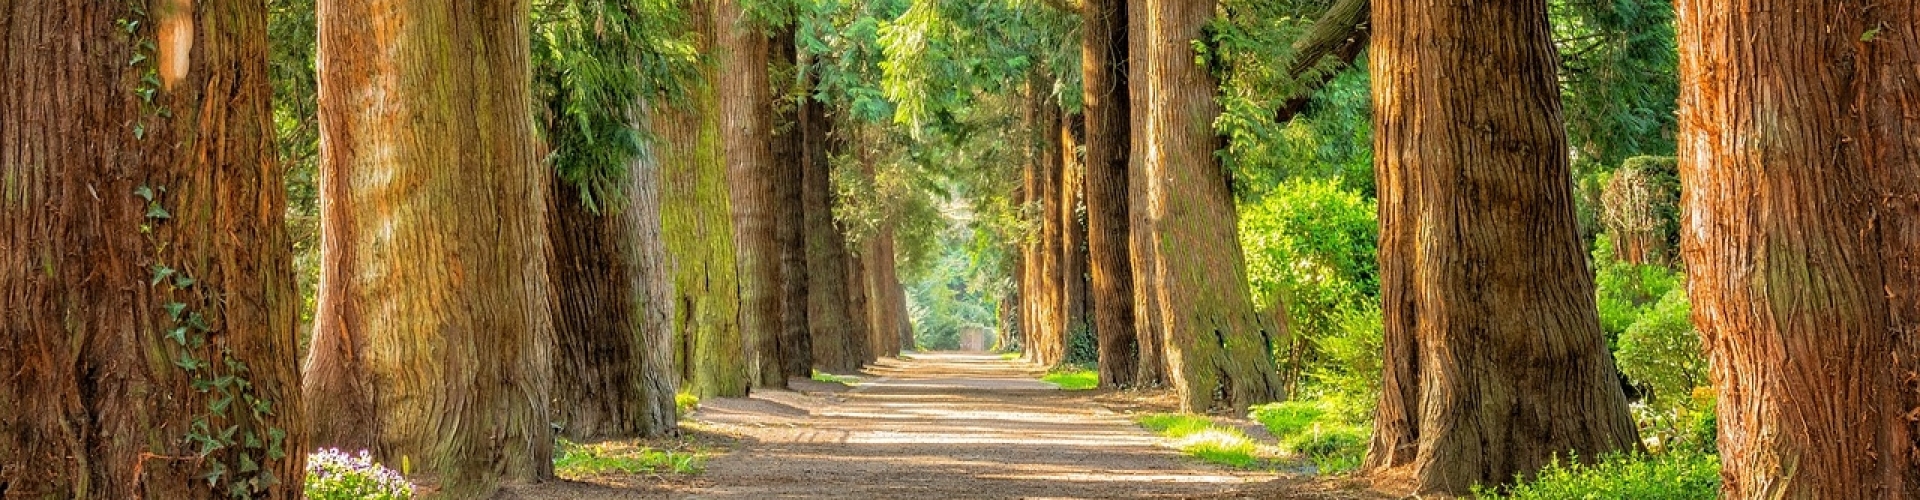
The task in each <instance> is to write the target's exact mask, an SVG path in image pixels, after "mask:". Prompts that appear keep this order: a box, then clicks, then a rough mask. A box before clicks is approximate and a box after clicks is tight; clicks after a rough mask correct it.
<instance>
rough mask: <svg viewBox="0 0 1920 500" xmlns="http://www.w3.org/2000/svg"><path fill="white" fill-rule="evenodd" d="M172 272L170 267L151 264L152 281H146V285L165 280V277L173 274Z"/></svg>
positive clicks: (156, 283)
mask: <svg viewBox="0 0 1920 500" xmlns="http://www.w3.org/2000/svg"><path fill="white" fill-rule="evenodd" d="M173 272H174V271H173V268H171V267H167V266H163V265H160V264H154V265H153V281H151V282H148V283H147V285H148V286H153V285H158V284H160V282H162V281H166V280H167V277H169V276H173Z"/></svg>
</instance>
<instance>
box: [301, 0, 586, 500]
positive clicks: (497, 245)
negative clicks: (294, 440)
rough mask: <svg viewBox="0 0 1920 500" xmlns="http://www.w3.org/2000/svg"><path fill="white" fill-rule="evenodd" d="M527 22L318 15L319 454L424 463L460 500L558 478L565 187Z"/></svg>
mask: <svg viewBox="0 0 1920 500" xmlns="http://www.w3.org/2000/svg"><path fill="white" fill-rule="evenodd" d="M527 9H528V6H527V4H526V3H525V2H520V1H512V0H491V1H482V2H469V3H459V4H449V3H443V2H426V1H404V2H370V1H352V0H342V1H334V2H322V3H320V5H319V11H318V17H319V23H320V25H319V29H320V32H319V37H320V38H319V44H320V46H319V62H318V67H319V79H320V82H321V93H320V126H321V134H322V137H324V140H323V141H322V144H321V174H320V192H321V213H322V218H321V227H322V233H323V235H322V249H321V259H322V261H323V266H324V268H325V269H326V271H325V274H324V275H323V276H322V277H321V283H320V292H319V294H320V298H319V302H320V304H319V311H318V313H317V314H316V327H315V332H314V339H313V349H312V352H311V354H310V357H309V359H308V362H307V367H308V370H307V379H306V387H305V390H306V394H307V397H308V406H307V411H308V412H309V415H311V416H312V417H313V419H314V420H313V422H314V423H315V424H316V425H315V433H314V440H315V441H316V442H317V443H318V444H321V445H325V446H339V447H342V448H346V449H358V448H367V449H371V450H373V452H374V453H375V454H376V455H378V456H379V457H380V458H381V459H382V460H383V461H385V462H386V463H399V462H400V460H401V458H402V457H408V459H409V460H410V462H411V463H412V464H414V467H415V469H416V470H421V471H427V472H430V473H435V474H437V476H438V477H439V479H440V480H441V481H442V485H443V486H444V487H445V490H444V491H445V492H446V493H447V494H450V495H454V496H463V497H483V496H487V495H491V494H492V492H493V491H494V490H495V488H496V487H497V486H498V485H499V484H500V483H502V482H528V481H538V480H541V479H544V478H546V477H549V476H551V475H552V468H553V460H552V443H553V439H552V437H551V435H552V431H551V429H550V428H549V426H548V420H547V419H548V417H549V415H550V414H549V413H548V406H547V405H548V401H549V397H550V395H551V373H552V358H551V353H550V350H551V349H552V346H553V341H554V332H553V319H552V317H551V314H550V313H551V311H550V310H549V308H548V300H549V297H548V293H549V292H548V286H547V281H546V280H547V275H546V272H547V270H546V255H547V252H548V248H547V238H546V233H545V226H544V224H545V220H544V212H545V210H544V209H543V207H544V206H545V204H546V199H545V198H546V196H547V194H548V192H547V189H548V187H547V185H546V180H547V176H548V173H547V172H546V171H545V167H544V166H542V165H541V164H540V163H539V161H538V158H537V156H536V154H535V148H534V143H533V142H532V141H533V137H534V131H533V124H532V119H531V114H530V112H529V110H530V109H531V107H530V106H531V93H530V90H529V85H530V83H529V80H530V78H531V77H530V73H529V55H528V46H527V43H528V35H527V22H528V21H527V19H528V18H527V16H528V12H527ZM483 360H484V361H483Z"/></svg>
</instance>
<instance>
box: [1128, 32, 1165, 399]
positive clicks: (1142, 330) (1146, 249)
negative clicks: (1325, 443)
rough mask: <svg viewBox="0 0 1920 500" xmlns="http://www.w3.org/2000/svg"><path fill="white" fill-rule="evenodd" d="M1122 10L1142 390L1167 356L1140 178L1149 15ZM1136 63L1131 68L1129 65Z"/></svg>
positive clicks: (1160, 380) (1152, 383) (1147, 132)
mask: <svg viewBox="0 0 1920 500" xmlns="http://www.w3.org/2000/svg"><path fill="white" fill-rule="evenodd" d="M1125 1H1126V8H1127V24H1126V30H1127V48H1126V50H1127V54H1128V58H1127V60H1128V61H1129V62H1128V66H1127V74H1126V80H1127V109H1128V113H1129V114H1128V121H1129V123H1130V124H1131V125H1130V126H1129V127H1128V128H1129V129H1130V130H1131V132H1132V134H1131V135H1130V137H1129V138H1128V141H1127V181H1126V182H1127V232H1128V234H1127V238H1128V245H1127V258H1128V260H1129V262H1130V264H1131V267H1132V268H1133V276H1132V279H1131V281H1132V282H1133V319H1134V328H1133V331H1134V335H1135V337H1136V338H1137V339H1138V340H1139V341H1138V345H1139V346H1140V365H1139V371H1138V373H1137V375H1136V376H1135V377H1134V383H1136V384H1139V385H1141V386H1146V387H1158V386H1160V385H1162V384H1165V383H1166V382H1167V371H1168V367H1167V356H1166V352H1165V350H1166V338H1165V330H1164V329H1162V328H1161V324H1162V321H1161V317H1160V295H1159V294H1157V293H1154V288H1153V286H1154V284H1153V280H1152V277H1153V276H1155V275H1157V274H1158V273H1159V269H1160V268H1159V262H1158V261H1156V260H1155V259H1154V256H1155V255H1157V254H1156V253H1155V251H1153V250H1152V245H1154V243H1153V240H1152V235H1153V225H1154V224H1155V220H1154V218H1153V217H1154V216H1153V213H1152V212H1151V211H1149V210H1148V209H1147V185H1148V183H1149V182H1150V181H1151V180H1152V179H1150V178H1148V176H1147V175H1146V164H1147V163H1146V162H1147V147H1148V145H1149V142H1148V140H1147V138H1148V137H1150V136H1151V135H1152V134H1153V133H1154V131H1155V130H1157V129H1156V128H1155V126H1154V123H1153V121H1152V120H1150V119H1149V116H1148V111H1149V110H1150V109H1151V106H1153V101H1152V100H1151V98H1152V97H1153V95H1152V90H1153V86H1152V85H1153V81H1152V80H1150V79H1148V78H1147V71H1146V69H1147V64H1146V61H1144V58H1145V57H1146V55H1147V50H1148V48H1149V45H1148V43H1147V42H1148V40H1149V37H1148V35H1149V32H1148V27H1149V24H1148V23H1149V22H1150V21H1151V20H1152V19H1153V18H1154V16H1155V14H1154V12H1153V11H1152V10H1151V9H1149V8H1148V7H1150V6H1151V4H1150V3H1148V2H1149V0H1125ZM1136 62H1137V63H1139V64H1135V63H1136Z"/></svg>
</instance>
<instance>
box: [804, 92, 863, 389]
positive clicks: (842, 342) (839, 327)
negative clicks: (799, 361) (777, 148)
mask: <svg viewBox="0 0 1920 500" xmlns="http://www.w3.org/2000/svg"><path fill="white" fill-rule="evenodd" d="M807 78H808V81H809V82H811V81H813V80H814V78H815V77H814V76H813V75H811V74H809V75H808V77H807ZM808 86H809V87H811V86H812V85H808ZM800 131H801V134H803V135H804V136H805V137H804V138H803V139H802V140H801V145H802V148H803V149H804V150H805V151H804V153H803V154H802V155H801V161H802V162H803V164H802V168H801V170H802V171H803V172H802V174H803V175H802V177H803V178H802V179H801V189H800V195H801V208H802V209H803V211H804V212H806V214H805V216H804V217H805V218H806V227H807V233H806V239H807V241H806V245H807V291H808V294H807V334H808V336H809V337H811V338H812V340H813V359H814V366H816V367H819V368H820V369H821V370H825V371H829V372H836V373H851V372H854V371H857V370H859V369H860V364H861V357H862V355H863V353H864V352H865V350H866V342H865V340H866V337H865V335H866V334H865V332H866V330H865V329H864V328H863V326H864V325H865V324H866V316H865V311H864V310H863V309H858V308H856V307H855V305H854V304H853V298H854V291H855V288H856V287H858V286H859V285H860V283H862V282H860V281H854V280H851V279H850V277H851V276H852V275H853V271H852V269H850V268H849V267H850V266H849V264H850V260H851V259H850V257H849V254H848V252H847V238H846V231H845V230H844V229H843V228H842V226H841V225H840V223H839V221H837V220H835V219H834V216H833V207H834V205H835V203H836V200H835V197H834V195H833V194H834V189H833V166H832V164H831V161H830V158H831V157H832V155H833V153H834V152H836V151H838V150H839V149H840V147H839V144H840V142H841V141H840V140H839V139H838V138H837V137H836V136H835V134H834V123H833V120H832V118H830V117H828V116H827V108H826V104H824V103H821V102H819V101H816V100H813V99H812V98H807V99H803V100H801V102H800Z"/></svg>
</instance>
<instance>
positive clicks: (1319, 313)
mask: <svg viewBox="0 0 1920 500" xmlns="http://www.w3.org/2000/svg"><path fill="white" fill-rule="evenodd" d="M1376 212H1377V210H1376V207H1375V203H1374V202H1373V201H1372V200H1370V199H1367V198H1365V197H1364V196H1362V195H1361V194H1360V193H1357V192H1353V191H1350V190H1347V189H1344V188H1341V187H1340V186H1339V184H1338V183H1337V182H1334V181H1317V180H1289V181H1285V182H1283V183H1281V185H1280V186H1279V187H1277V188H1275V189H1274V191H1273V192H1271V193H1269V194H1267V196H1266V197H1265V198H1264V199H1262V200H1260V201H1259V202H1258V203H1256V204H1252V205H1246V206H1242V207H1241V224H1240V242H1241V245H1242V247H1243V248H1244V250H1245V252H1246V255H1247V277H1248V282H1249V285H1250V286H1251V291H1252V292H1253V296H1254V300H1256V301H1258V303H1259V304H1267V305H1269V306H1270V307H1277V308H1278V310H1279V312H1282V313H1284V314H1283V317H1284V318H1285V321H1286V322H1287V327H1288V329H1289V332H1290V334H1291V335H1289V336H1288V338H1289V339H1290V340H1289V341H1288V342H1280V343H1276V344H1275V345H1274V351H1275V352H1274V353H1273V356H1274V359H1275V361H1276V362H1277V364H1278V365H1279V367H1280V372H1281V377H1282V379H1283V382H1285V383H1287V384H1288V386H1289V388H1290V389H1292V390H1295V391H1296V392H1309V393H1312V392H1316V391H1321V390H1328V391H1344V392H1347V393H1351V394H1356V395H1357V394H1360V393H1364V392H1369V391H1371V390H1372V389H1371V388H1369V387H1367V386H1365V385H1364V384H1362V385H1353V384H1351V382H1356V381H1358V382H1364V377H1377V375H1378V374H1377V372H1378V371H1379V369H1378V368H1375V367H1377V366H1378V361H1377V360H1378V358H1379V354H1378V350H1377V349H1372V350H1368V349H1363V348H1362V347H1363V345H1364V344H1365V343H1366V342H1367V340H1366V339H1365V338H1364V335H1368V334H1370V333H1371V330H1372V329H1371V328H1356V327H1362V326H1364V325H1361V324H1359V323H1350V322H1351V321H1354V320H1356V318H1358V319H1362V320H1364V319H1365V315H1366V314H1367V313H1366V311H1365V310H1366V309H1369V308H1375V309H1377V307H1378V305H1377V304H1376V302H1378V298H1377V297H1378V296H1379V290H1380V284H1379V277H1378V274H1379V272H1378V268H1379V265H1378V260H1377V255H1376V254H1377V246H1378V243H1377V242H1378V240H1379V227H1378V222H1377V221H1378V216H1377V213H1376ZM1373 318H1376V320H1375V322H1374V324H1375V325H1377V324H1378V322H1377V318H1378V314H1377V311H1376V312H1375V313H1374V314H1373ZM1353 335H1362V336H1363V337H1353ZM1343 337H1344V338H1347V339H1346V340H1342V339H1341V338H1343ZM1338 342H1345V345H1343V346H1341V347H1344V348H1347V349H1348V351H1347V352H1346V356H1343V357H1342V358H1343V359H1334V360H1326V359H1325V357H1326V355H1327V354H1329V352H1328V350H1327V349H1328V348H1329V347H1331V346H1330V345H1329V344H1330V343H1338ZM1375 342H1377V341H1375ZM1323 361H1332V362H1331V363H1323ZM1355 363H1357V364H1358V365H1359V366H1354V365H1355ZM1369 372H1372V373H1373V374H1372V375H1366V373H1369ZM1351 376H1359V377H1362V380H1353V379H1351V378H1350V377H1351ZM1309 379H1311V380H1309ZM1303 382H1304V383H1312V384H1313V385H1316V386H1317V387H1315V388H1311V389H1307V388H1300V387H1299V386H1300V385H1303ZM1364 398H1367V399H1371V396H1364Z"/></svg>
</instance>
